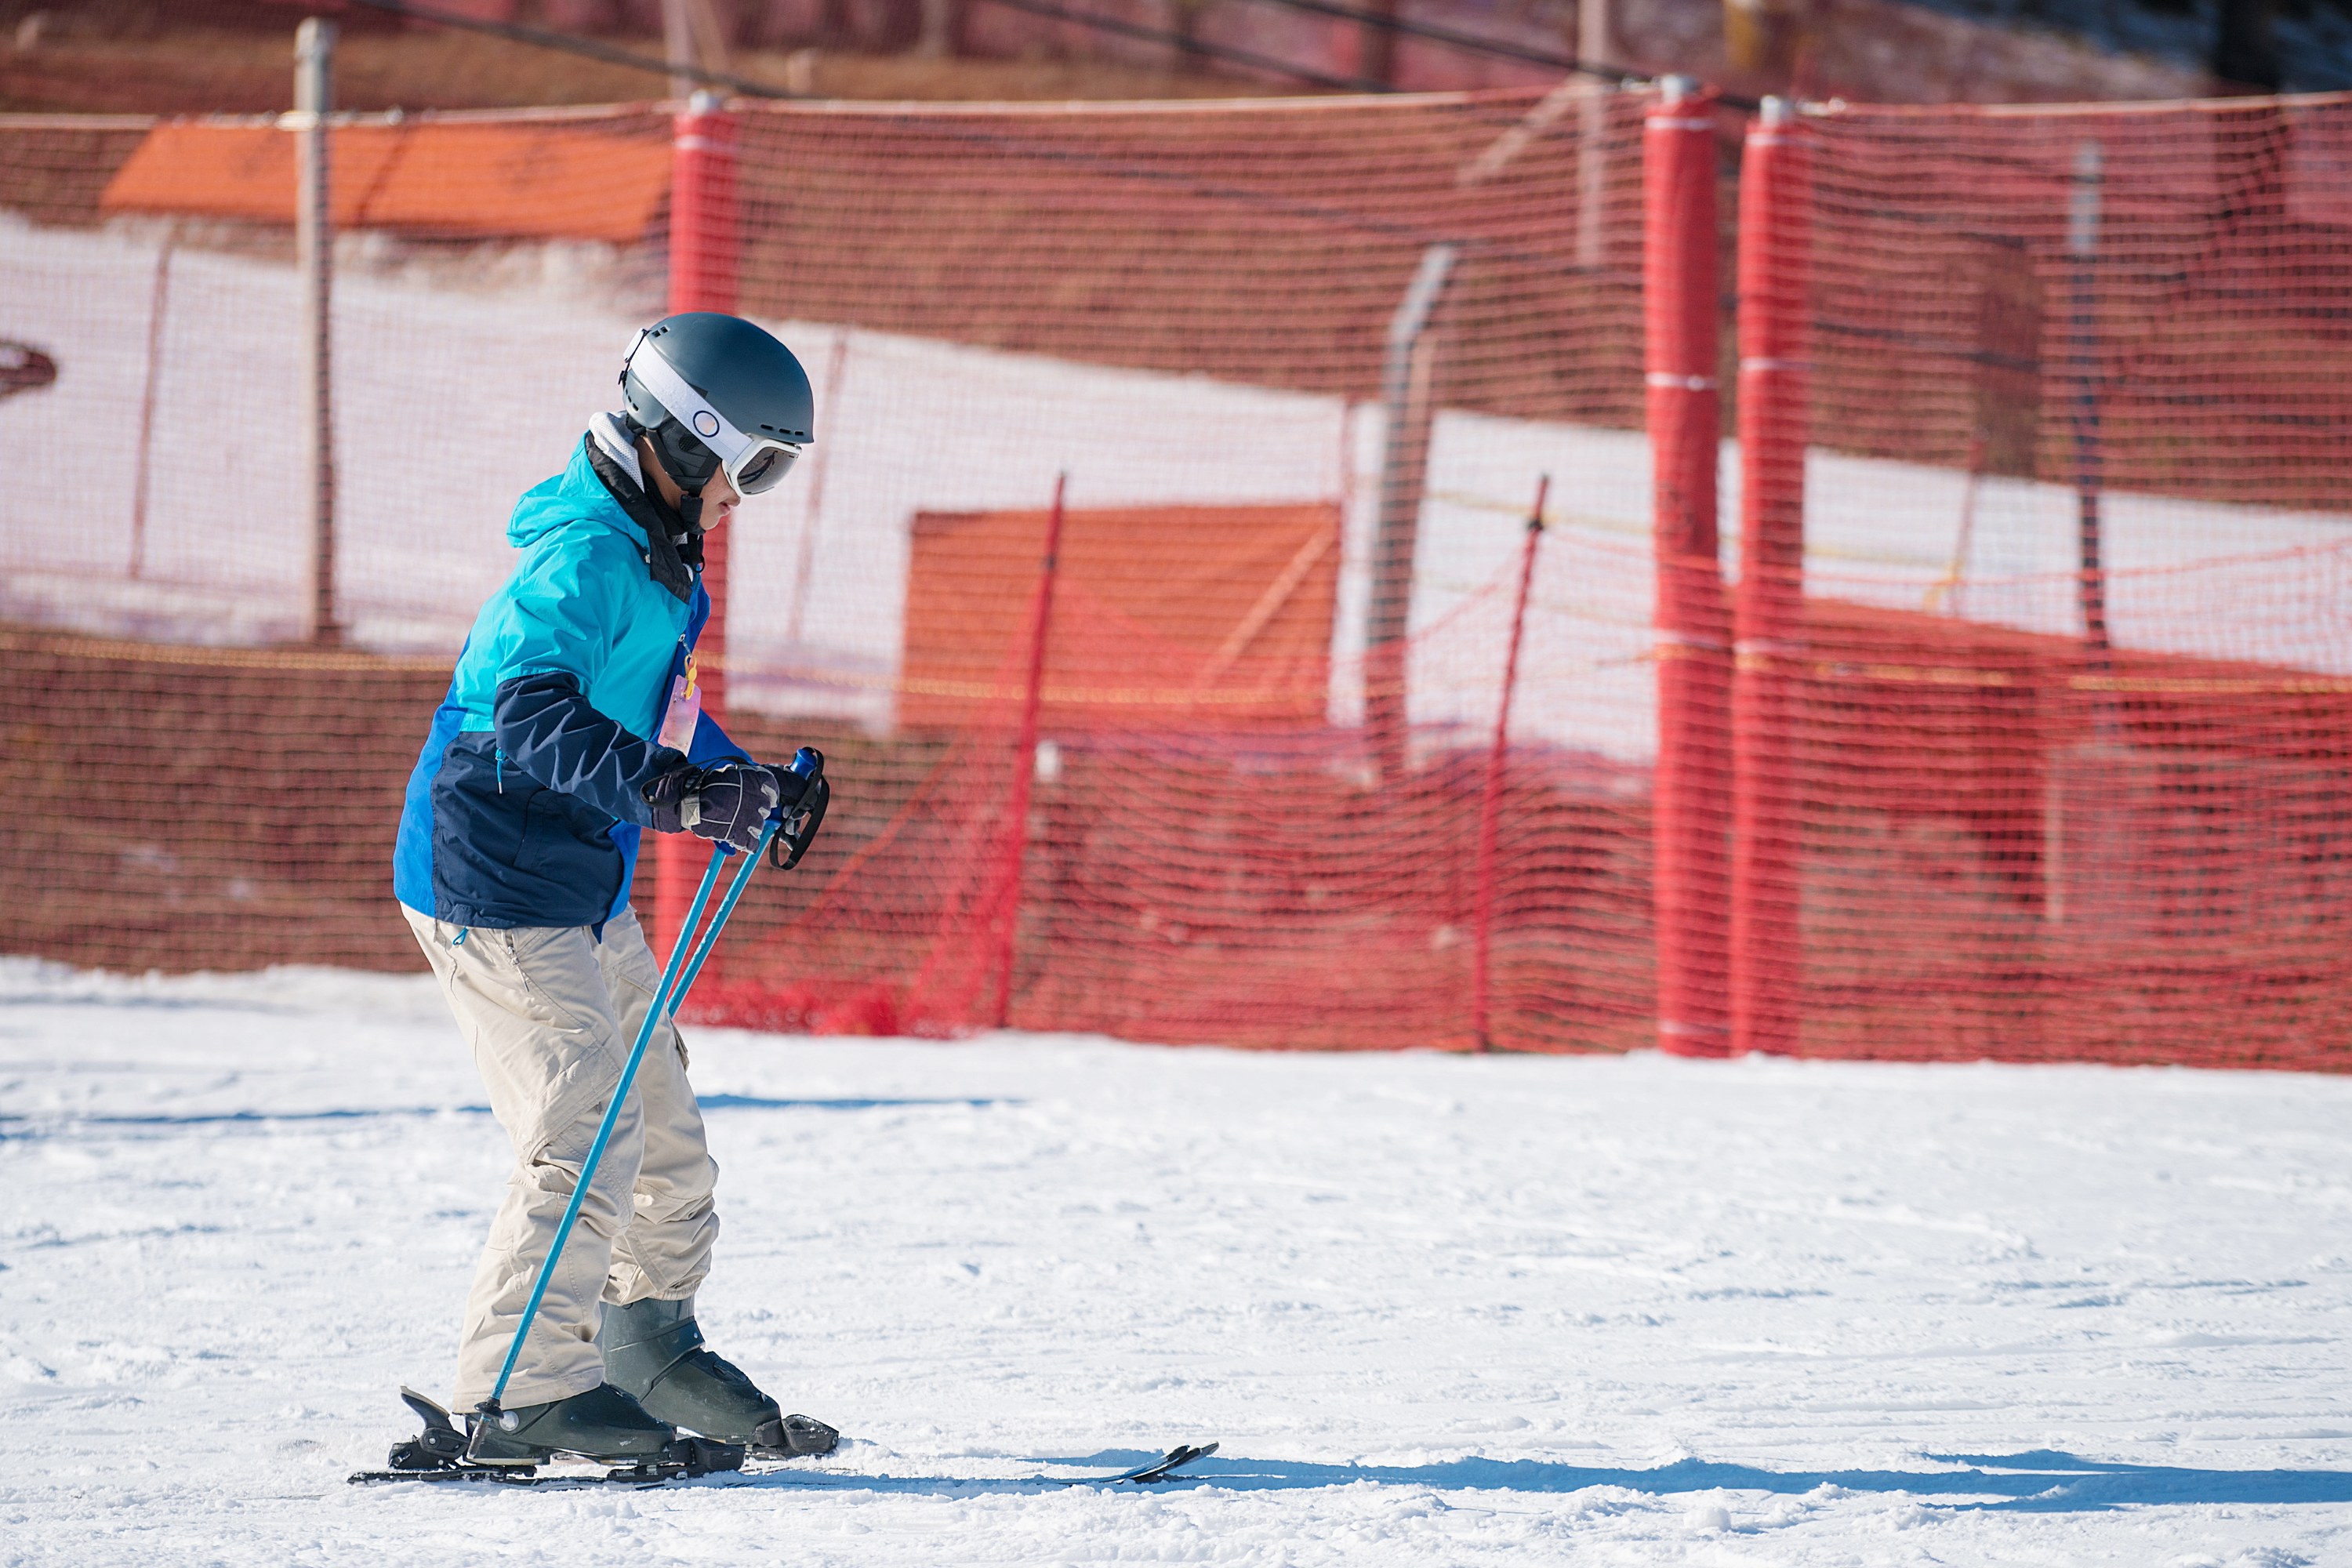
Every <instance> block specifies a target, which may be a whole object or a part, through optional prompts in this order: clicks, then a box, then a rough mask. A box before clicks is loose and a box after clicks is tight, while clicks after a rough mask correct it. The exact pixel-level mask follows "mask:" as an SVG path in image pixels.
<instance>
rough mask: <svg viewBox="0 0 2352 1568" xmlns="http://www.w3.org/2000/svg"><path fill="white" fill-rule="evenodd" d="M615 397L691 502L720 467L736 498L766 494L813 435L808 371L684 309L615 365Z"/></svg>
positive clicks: (788, 354) (752, 335) (753, 331)
mask: <svg viewBox="0 0 2352 1568" xmlns="http://www.w3.org/2000/svg"><path fill="white" fill-rule="evenodd" d="M621 396H622V399H623V401H624V402H625V403H626V405H628V421H629V423H630V424H631V425H633V426H635V427H636V428H637V429H638V430H640V431H641V432H643V433H644V434H646V435H647V436H650V437H653V442H654V447H655V449H656V451H657V452H658V453H659V454H660V455H661V461H662V467H663V468H667V469H668V470H669V476H670V478H672V479H676V480H677V485H678V488H679V489H682V490H684V491H685V492H686V493H687V494H688V496H691V497H695V498H699V497H700V496H701V494H702V487H703V486H705V485H707V484H709V482H710V477H711V475H713V474H715V473H718V472H719V471H721V470H722V469H723V470H724V471H725V472H726V475H727V478H728V479H729V481H730V483H732V484H733V485H734V487H735V490H736V493H737V494H739V495H747V496H751V495H758V494H759V493H760V492H761V491H762V490H767V489H774V488H775V487H776V485H777V484H778V483H779V482H781V481H782V479H783V477H784V475H785V474H786V473H788V472H790V471H791V469H792V466H793V462H794V461H795V460H796V459H797V458H799V457H800V455H801V452H802V450H803V448H805V447H808V446H809V445H810V444H811V443H813V442H814V440H815V438H816V437H815V435H814V426H815V423H816V402H815V398H814V395H812V394H811V393H810V391H809V379H808V373H807V372H806V371H804V370H803V369H802V368H801V362H800V361H799V360H797V359H795V358H793V351H792V350H790V349H788V348H786V347H785V346H784V345H783V344H782V343H780V342H777V341H776V340H775V339H774V338H773V337H772V336H770V335H769V334H768V333H767V332H766V331H763V330H761V328H759V327H757V326H754V325H753V324H752V323H751V322H750V321H745V320H743V318H742V317H740V316H729V315H722V314H720V313H719V312H718V311H715V310H688V311H685V312H682V313H681V314H678V315H675V316H665V317H663V318H662V319H661V320H660V321H656V322H655V323H654V324H653V325H652V326H650V327H647V328H646V329H645V330H644V331H641V332H639V333H638V334H637V336H636V341H635V342H632V343H631V344H630V345H629V352H628V353H627V355H626V356H625V357H624V359H623V360H622V362H621ZM696 510H699V508H697V509H696Z"/></svg>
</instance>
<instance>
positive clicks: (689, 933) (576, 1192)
mask: <svg viewBox="0 0 2352 1568" xmlns="http://www.w3.org/2000/svg"><path fill="white" fill-rule="evenodd" d="M774 831H775V829H774V828H773V827H771V828H769V829H768V831H767V832H766V833H763V834H761V837H760V847H759V849H754V850H752V851H751V854H749V855H747V856H745V857H744V858H743V866H742V868H741V869H740V871H738V872H737V873H736V877H735V887H734V889H732V892H731V893H730V897H729V899H728V900H727V906H728V908H730V909H732V908H733V907H734V902H735V900H734V898H733V896H732V894H733V893H740V891H741V890H742V886H743V883H744V882H745V881H746V880H747V879H749V878H750V877H751V868H752V867H753V866H755V865H757V864H758V863H759V858H760V849H764V848H766V847H767V845H768V838H769V837H770V836H771V835H772V834H773V833H774ZM730 853H732V851H730V850H729V848H728V847H727V846H725V845H724V844H716V845H713V846H711V849H710V864H709V867H708V868H705V869H704V871H703V873H702V886H701V887H699V888H698V889H695V893H694V902H693V903H691V904H690V905H688V907H687V911H686V923H685V925H684V926H682V927H681V928H680V929H679V931H678V933H677V943H676V944H675V945H674V946H672V947H671V949H670V952H669V964H668V967H667V968H666V969H664V970H663V971H662V978H661V987H660V989H658V990H656V992H655V993H654V999H653V1005H651V1006H649V1007H647V1008H646V1021H645V1023H644V1024H643V1025H641V1026H639V1027H638V1029H637V1043H636V1044H635V1046H634V1047H631V1048H630V1050H629V1059H628V1063H627V1065H626V1066H625V1067H623V1068H621V1081H620V1083H619V1084H618V1085H617V1086H615V1087H614V1090H613V1099H612V1101H611V1103H610V1104H608V1105H606V1106H605V1107H604V1123H603V1125H601V1126H599V1127H598V1128H597V1129H596V1141H595V1142H593V1143H591V1144H589V1145H588V1157H587V1158H586V1159H585V1160H584V1161H583V1162H582V1163H581V1166H580V1179H579V1180H578V1181H576V1182H574V1183H573V1184H572V1202H571V1203H570V1204H569V1205H566V1206H565V1208H564V1210H563V1223H562V1226H558V1227H557V1229H556V1232H555V1242H554V1245H552V1246H551V1247H549V1248H548V1249H547V1261H546V1262H544V1263H542V1264H541V1265H540V1266H539V1280H538V1282H537V1283H536V1284H534V1285H532V1286H531V1288H530V1304H529V1305H527V1306H525V1307H524V1308H523V1310H522V1321H521V1322H520V1323H517V1324H516V1325H515V1335H514V1342H513V1343H512V1344H510V1345H509V1346H507V1359H506V1364H505V1365H503V1366H501V1367H499V1381H498V1385H497V1386H496V1387H494V1388H492V1389H491V1390H490V1397H489V1398H488V1400H486V1401H484V1403H483V1405H482V1407H481V1408H482V1410H483V1412H484V1413H485V1414H493V1415H494V1414H496V1413H497V1411H498V1409H499V1400H501V1399H503V1398H505V1397H506V1392H507V1380H508V1379H509V1378H510V1377H512V1376H513V1375H514V1369H515V1363H516V1362H518V1361H520V1359H521V1358H522V1342H523V1341H524V1339H525V1338H526V1337H528V1336H529V1335H530V1325H531V1323H532V1321H533V1320H535V1319H536V1318H538V1316H539V1304H540V1302H541V1300H545V1299H546V1296H547V1285H548V1281H549V1280H551V1279H554V1278H555V1265H556V1264H557V1262H558V1261H560V1260H561V1259H562V1257H563V1244H564V1243H565V1242H566V1241H568V1240H570V1239H571V1237H572V1226H573V1225H574V1224H576V1223H578V1221H579V1218H580V1205H582V1204H583V1202H585V1201H586V1199H587V1196H588V1185H589V1184H590V1183H591V1182H593V1181H594V1180H595V1179H596V1166H597V1163H599V1162H600V1161H602V1160H603V1159H604V1145H605V1144H606V1143H608V1142H611V1141H612V1137H613V1125H614V1123H615V1122H617V1121H619V1120H620V1119H621V1107H622V1106H623V1105H625V1104H626V1103H627V1101H628V1098H629V1089H630V1087H631V1086H632V1085H634V1084H635V1082H636V1081H637V1067H638V1064H639V1063H641V1062H643V1061H644V1060H645V1059H646V1046H647V1045H648V1044H650V1043H651V1042H652V1040H653V1037H654V1026H656V1024H658V1023H660V1022H661V1021H662V1018H663V1017H664V1016H666V1014H667V1011H668V1008H667V1003H668V1002H669V1000H670V996H671V994H672V988H673V986H674V985H676V982H677V978H678V970H679V967H680V966H681V965H682V964H683V963H685V962H686V954H687V950H688V947H689V946H690V945H692V941H693V937H694V928H695V927H696V926H697V925H698V924H699V923H700V922H701V920H702V910H703V908H704V906H705V905H707V904H709V901H710V889H712V888H714V887H716V886H717V885H718V882H719V863H720V862H721V861H723V860H725V859H726V858H727V857H728V856H729V855H730ZM720 918H721V919H724V918H725V917H724V916H723V915H722V916H721V917H720ZM718 924H719V922H718V921H712V922H711V931H710V936H709V941H716V940H717V939H718V935H719V931H718ZM704 951H705V952H708V951H709V942H706V943H705V945H704ZM698 967H699V966H698ZM684 989H685V988H684V987H683V986H677V990H679V991H683V990H684Z"/></svg>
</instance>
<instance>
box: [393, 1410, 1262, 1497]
mask: <svg viewBox="0 0 2352 1568" xmlns="http://www.w3.org/2000/svg"><path fill="white" fill-rule="evenodd" d="M400 1397H401V1398H402V1399H403V1400H404V1401H405V1402H406V1404H407V1405H408V1407H409V1408H410V1409H411V1410H414V1411H415V1412H416V1415H417V1417H418V1418H419V1419H420V1420H422V1421H423V1422H424V1423H425V1429H424V1431H422V1432H421V1433H419V1434H418V1435H417V1436H414V1437H411V1438H409V1439H407V1440H406V1441H404V1442H401V1443H396V1444H394V1445H393V1449H392V1454H391V1456H390V1458H389V1459H388V1461H387V1463H388V1464H389V1465H390V1467H391V1468H388V1469H382V1470H360V1471H357V1472H355V1473H354V1474H353V1475H352V1477H351V1484H352V1485H353V1486H373V1485H378V1484H381V1483H383V1482H387V1481H425V1482H430V1483H437V1484H445V1485H446V1484H450V1483H456V1484H459V1485H464V1484H468V1483H471V1484H476V1485H482V1486H507V1487H564V1486H629V1487H647V1486H659V1485H660V1484H661V1483H662V1482H664V1481H670V1480H677V1479H687V1478H692V1477H697V1476H708V1475H716V1474H719V1473H722V1472H730V1471H741V1472H743V1473H745V1474H747V1475H751V1476H762V1475H772V1474H775V1473H776V1472H775V1471H774V1470H772V1469H770V1468H767V1467H766V1466H762V1467H761V1468H758V1469H747V1468H746V1467H745V1464H744V1460H745V1458H746V1454H745V1450H744V1448H743V1446H742V1445H741V1444H739V1443H719V1442H713V1441H711V1440H710V1439H709V1438H707V1437H681V1438H679V1439H678V1440H677V1442H675V1443H673V1444H671V1445H670V1451H669V1452H668V1453H667V1454H665V1455H663V1456H662V1458H658V1459H647V1460H643V1461H640V1462H639V1463H637V1464H634V1465H622V1466H617V1467H614V1468H610V1469H606V1470H603V1471H601V1472H600V1471H596V1470H573V1469H560V1470H555V1471H553V1472H552V1473H551V1474H547V1475H541V1473H540V1467H539V1466H537V1465H483V1464H477V1463H476V1462H474V1461H473V1460H471V1459H468V1458H466V1434H465V1433H464V1432H463V1431H461V1430H459V1429H458V1427H457V1424H456V1423H455V1422H454V1421H452V1420H451V1419H450V1416H449V1413H448V1412H447V1411H446V1410H445V1409H443V1408H442V1407H441V1406H440V1405H437V1404H436V1403H435V1402H434V1401H433V1400H431V1399H428V1398H426V1397H425V1395H424V1394H419V1393H417V1392H416V1391H415V1389H412V1388H404V1389H402V1390H401V1391H400ZM1216 1451H1217V1445H1215V1444H1214V1443H1209V1444H1205V1445H1203V1446H1202V1447H1193V1446H1192V1445H1191V1444H1189V1443H1180V1444H1178V1445H1177V1446H1176V1447H1173V1448H1171V1449H1169V1450H1168V1452H1166V1453H1165V1454H1162V1455H1161V1456H1160V1458H1156V1459H1154V1460H1152V1461H1151V1462H1150V1463H1149V1464H1144V1465H1138V1466H1137V1467H1135V1468H1133V1469H1131V1470H1122V1471H1120V1472H1119V1473H1118V1474H1117V1475H1114V1476H1076V1477H1072V1476H1033V1477H1029V1478H1026V1479H1025V1483H1024V1482H1023V1481H1016V1482H1014V1483H1013V1484H1015V1485H1021V1484H1027V1485H1032V1486H1037V1485H1045V1486H1065V1487H1113V1486H1150V1485H1151V1484H1152V1483H1153V1482H1155V1481H1162V1480H1166V1479H1168V1478H1169V1477H1171V1476H1172V1475H1174V1474H1175V1473H1176V1472H1177V1471H1179V1470H1181V1469H1182V1468H1184V1467H1185V1466H1187V1465H1190V1464H1192V1462H1193V1461H1194V1460H1196V1459H1205V1458H1208V1457H1209V1456H1210V1455H1212V1454H1213V1453H1215V1452H1216ZM750 1457H751V1458H755V1459H785V1458H796V1457H799V1456H797V1455H794V1454H793V1453H792V1452H791V1451H790V1450H789V1449H785V1448H779V1447H770V1446H765V1445H762V1446H759V1447H753V1448H752V1449H751V1451H750Z"/></svg>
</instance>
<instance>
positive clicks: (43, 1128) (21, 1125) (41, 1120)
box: [0, 1094, 1028, 1142]
mask: <svg viewBox="0 0 2352 1568" xmlns="http://www.w3.org/2000/svg"><path fill="white" fill-rule="evenodd" d="M1027 1103H1028V1101H1026V1100H1004V1099H970V1098H965V1097H962V1096H945V1097H929V1098H913V1097H910V1098H906V1099H895V1100H877V1099H865V1098H857V1099H838V1100H771V1099H768V1098H766V1097H765V1096H762V1095H756V1094H706V1095H703V1096H701V1097H700V1104H701V1106H702V1109H703V1110H920V1109H923V1108H925V1107H936V1106H954V1107H957V1108H959V1109H962V1110H993V1109H995V1108H997V1107H999V1106H1021V1105H1025V1104H1027ZM489 1113H490V1108H489V1107H488V1106H487V1105H394V1106H380V1107H377V1108H375V1109H373V1110H215V1111H194V1112H190V1113H188V1114H186V1115H181V1116H173V1115H166V1114H163V1113H160V1112H157V1113H150V1114H145V1115H133V1116H91V1115H82V1114H79V1113H77V1112H73V1111H61V1112H58V1113H54V1114H51V1115H46V1116H38V1117H35V1116H26V1115H21V1114H15V1113H10V1112H5V1111H0V1142H5V1141H6V1140H8V1139H11V1138H38V1137H43V1136H45V1135H47V1134H48V1133H51V1132H55V1131H61V1130H65V1129H73V1128H84V1127H166V1128H168V1127H223V1126H226V1127H268V1126H278V1125H295V1124H299V1123H302V1122H315V1121H327V1122H340V1121H383V1120H390V1119H394V1118H402V1117H434V1116H488V1114H489Z"/></svg>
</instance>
